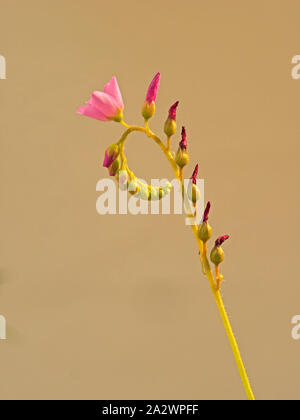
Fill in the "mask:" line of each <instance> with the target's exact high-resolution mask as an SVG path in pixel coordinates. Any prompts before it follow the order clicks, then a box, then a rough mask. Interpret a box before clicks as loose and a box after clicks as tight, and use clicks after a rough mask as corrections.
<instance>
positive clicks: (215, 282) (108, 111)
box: [78, 73, 255, 400]
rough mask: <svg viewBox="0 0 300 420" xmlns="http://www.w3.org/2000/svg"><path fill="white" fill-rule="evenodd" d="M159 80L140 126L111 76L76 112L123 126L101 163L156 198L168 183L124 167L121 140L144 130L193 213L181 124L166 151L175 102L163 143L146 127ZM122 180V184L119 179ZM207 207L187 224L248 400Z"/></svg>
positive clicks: (167, 188) (155, 81)
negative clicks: (152, 181) (150, 181)
mask: <svg viewBox="0 0 300 420" xmlns="http://www.w3.org/2000/svg"><path fill="white" fill-rule="evenodd" d="M159 82H160V73H157V74H156V75H155V77H154V79H153V80H152V82H151V83H150V86H149V88H148V91H147V95H146V99H145V102H144V105H143V108H142V115H143V117H144V120H145V123H144V124H145V125H144V127H142V126H137V125H128V124H126V123H125V122H124V120H123V108H124V104H123V100H122V96H121V93H120V90H119V87H118V84H117V81H116V79H115V78H112V79H111V81H110V82H109V83H108V84H107V85H105V88H104V93H102V92H94V93H93V94H92V96H91V99H90V101H89V102H88V103H87V106H85V107H81V108H80V109H79V111H78V112H79V113H81V114H83V115H86V116H89V117H92V118H95V119H99V120H102V121H112V120H113V121H116V122H120V123H121V124H122V125H123V126H124V127H125V128H126V130H125V131H124V133H123V134H122V136H121V138H120V139H119V141H118V142H117V143H116V144H113V145H111V146H110V147H109V148H108V149H107V150H106V152H105V158H104V162H103V165H104V166H105V167H107V168H108V169H109V173H110V174H111V175H114V176H116V180H117V181H118V182H119V183H120V177H119V173H120V172H121V171H125V173H126V174H127V176H126V177H125V183H126V185H128V184H127V181H126V180H127V178H128V179H129V181H131V182H134V183H135V185H136V190H135V189H134V191H133V192H132V193H133V194H138V193H140V194H142V195H141V196H142V197H143V198H145V199H152V197H153V193H154V194H156V197H157V199H161V198H162V197H163V196H164V195H165V194H168V193H169V192H170V190H171V187H170V186H169V185H166V186H165V187H162V188H159V190H157V191H152V190H151V187H150V186H147V185H145V184H144V185H143V184H142V183H141V182H139V180H137V178H136V177H135V175H134V174H133V172H132V171H131V170H130V169H129V168H128V166H127V159H126V156H125V142H126V140H127V138H128V136H129V135H130V134H131V133H132V132H136V131H137V132H141V133H144V134H145V135H146V136H147V137H149V138H151V139H152V140H153V141H154V142H155V143H156V144H157V145H158V146H159V147H160V149H161V151H162V152H163V154H164V155H165V157H166V159H167V160H168V162H169V164H170V165H171V167H172V169H173V172H174V175H175V177H176V178H177V180H178V181H179V182H180V184H181V190H182V195H183V198H184V203H185V207H186V210H187V212H188V214H189V216H190V217H193V216H194V215H195V209H196V202H197V200H198V199H199V191H198V190H197V187H196V178H197V174H198V165H196V167H195V169H194V172H193V175H192V177H191V179H190V193H189V191H188V194H185V188H184V180H183V168H184V166H185V165H187V164H188V162H189V155H188V153H187V141H186V130H185V128H184V127H183V128H182V139H181V142H180V143H179V148H178V151H177V154H175V153H174V154H172V152H171V151H170V147H171V137H172V136H173V135H174V134H175V133H176V109H177V105H178V102H175V103H174V104H173V105H172V106H171V108H170V109H169V115H168V118H167V120H166V122H165V126H164V132H165V134H166V135H167V144H166V145H165V144H164V143H163V142H162V140H161V139H160V138H159V137H158V136H157V135H156V134H155V133H154V132H153V131H152V130H151V129H150V127H149V119H150V118H151V117H152V116H153V115H154V112H155V101H156V96H157V91H158V87H159ZM122 184H124V182H123V181H122ZM120 185H121V183H120ZM187 195H188V196H189V198H190V200H191V201H192V203H193V208H191V206H190V202H189V200H188V199H187ZM210 207H211V205H210V202H208V203H207V206H206V208H205V211H204V215H203V219H202V223H201V224H200V225H199V226H198V225H197V224H196V223H194V224H191V229H192V231H193V234H194V236H195V239H196V242H197V246H198V249H199V259H200V262H201V266H202V271H203V273H204V274H205V276H206V277H207V280H208V282H209V285H210V288H211V291H212V294H213V297H214V299H215V302H216V305H217V308H218V310H219V313H220V317H221V320H222V322H223V326H224V329H225V331H226V334H227V337H228V340H229V343H230V346H231V349H232V352H233V355H234V358H235V362H236V364H237V367H238V371H239V374H240V377H241V380H242V384H243V386H244V389H245V392H246V395H247V397H248V399H249V400H254V399H255V398H254V394H253V392H252V389H251V385H250V382H249V379H248V376H247V373H246V369H245V367H244V364H243V360H242V357H241V354H240V351H239V348H238V345H237V342H236V339H235V336H234V334H233V331H232V328H231V325H230V321H229V318H228V315H227V312H226V310H225V306H224V303H223V299H222V296H221V292H220V287H221V281H222V279H223V276H222V274H220V264H221V263H222V262H223V260H224V251H223V249H222V247H221V245H222V244H223V243H224V242H225V240H227V239H228V238H229V236H228V235H223V236H220V237H219V238H217V240H216V241H215V246H214V247H213V249H212V251H211V253H210V259H211V261H212V263H213V264H214V265H215V277H214V274H213V271H212V269H211V266H210V263H209V260H208V257H207V242H208V241H209V239H210V238H211V236H212V228H211V227H210V225H209V224H208V214H209V211H210Z"/></svg>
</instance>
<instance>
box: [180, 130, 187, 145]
mask: <svg viewBox="0 0 300 420" xmlns="http://www.w3.org/2000/svg"><path fill="white" fill-rule="evenodd" d="M179 147H180V149H181V150H186V149H187V141H186V131H185V127H182V129H181V142H180V143H179Z"/></svg>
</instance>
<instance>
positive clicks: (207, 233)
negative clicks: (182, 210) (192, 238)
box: [198, 222, 212, 242]
mask: <svg viewBox="0 0 300 420" xmlns="http://www.w3.org/2000/svg"><path fill="white" fill-rule="evenodd" d="M198 237H199V239H201V241H202V242H207V241H208V240H209V239H210V238H211V237H212V228H211V226H210V225H209V224H208V223H207V222H202V223H201V224H200V225H199V228H198Z"/></svg>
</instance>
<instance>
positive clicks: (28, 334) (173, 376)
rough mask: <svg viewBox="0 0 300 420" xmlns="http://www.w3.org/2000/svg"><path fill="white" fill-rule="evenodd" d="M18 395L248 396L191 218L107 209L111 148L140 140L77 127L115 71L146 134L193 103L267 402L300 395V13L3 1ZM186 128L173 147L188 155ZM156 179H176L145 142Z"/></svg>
mask: <svg viewBox="0 0 300 420" xmlns="http://www.w3.org/2000/svg"><path fill="white" fill-rule="evenodd" d="M0 9H1V14H0V54H1V55H3V56H5V58H6V61H7V79H6V80H0V93H1V94H0V111H1V112H0V136H1V137H0V195H1V207H0V209H1V210H0V211H1V217H0V231H1V241H0V314H2V315H4V316H5V317H6V320H7V340H5V341H4V340H1V341H0V371H1V379H0V398H1V399H90V398H93V399H244V398H245V393H244V390H243V388H242V385H241V382H240V378H239V375H238V372H237V369H236V366H235V363H234V359H233V356H232V353H231V350H230V347H229V344H228V341H227V337H226V335H225V332H224V329H223V326H222V323H221V321H220V317H219V314H218V312H217V308H216V305H215V302H214V300H213V297H212V295H211V291H210V289H209V285H208V283H207V280H206V278H205V277H204V276H203V275H202V272H201V267H200V264H199V260H198V255H197V248H196V244H195V241H194V238H193V236H192V234H191V232H190V229H189V228H188V227H186V226H185V224H184V218H183V216H180V215H170V216H166V215H156V216H150V215H148V216H131V215H128V216H126V215H116V216H109V215H106V216H100V215H99V214H98V213H97V212H96V200H97V198H98V197H99V194H100V193H99V192H96V183H97V181H98V180H99V179H101V178H104V177H107V171H106V169H105V168H103V167H102V166H101V164H102V160H103V155H104V150H105V148H106V147H107V146H108V145H109V144H110V143H113V142H114V141H116V140H117V139H118V138H119V137H120V135H121V133H122V131H123V130H122V127H121V126H120V125H118V124H116V123H101V122H98V121H95V120H92V119H88V118H84V117H82V116H79V115H77V114H76V109H77V108H78V107H79V106H80V105H83V104H84V102H85V101H86V100H87V99H88V96H89V94H90V93H91V92H92V91H93V90H102V88H103V86H104V84H105V83H106V82H107V81H108V80H109V79H110V78H111V77H112V76H113V75H115V76H116V77H117V78H118V81H119V85H120V88H121V91H122V94H123V98H124V102H125V110H124V115H125V119H126V121H127V122H128V123H142V118H141V115H140V110H141V106H142V103H143V101H144V97H145V92H146V88H147V85H148V83H149V82H150V80H151V79H152V77H153V75H154V74H155V73H156V72H157V71H160V72H161V73H162V78H161V86H160V90H159V95H158V100H157V113H156V116H155V118H153V121H151V127H152V128H153V130H155V131H156V132H157V133H159V134H161V133H162V127H163V123H164V121H165V118H166V116H167V110H168V108H169V106H170V105H171V104H172V103H173V102H175V100H179V101H180V104H179V108H178V125H179V126H180V125H183V124H184V125H185V126H186V128H187V133H188V144H189V152H190V160H191V162H190V166H189V168H188V169H187V170H186V174H187V175H189V174H190V173H191V172H192V169H193V166H194V165H195V164H196V163H197V162H198V163H199V176H200V177H201V178H203V179H204V180H205V198H206V199H210V200H211V202H212V211H211V218H210V222H211V225H212V226H213V229H214V237H216V236H218V235H219V234H224V233H228V234H230V235H231V238H230V241H228V242H227V243H226V245H225V246H224V249H225V251H226V260H225V262H224V263H223V266H222V272H223V274H224V277H225V282H224V284H223V287H222V294H223V297H224V301H225V305H226V308H227V309H228V312H229V316H230V319H231V321H232V326H233V329H234V331H235V333H236V336H237V339H238V342H239V345H240V349H241V352H242V355H243V357H244V361H245V364H246V368H247V371H248V374H249V377H250V380H251V382H252V385H253V389H254V392H255V394H256V397H257V398H259V399H299V397H300V391H299V390H300V365H299V351H300V340H299V341H296V340H293V339H292V336H291V330H292V324H291V319H292V317H293V316H294V315H297V314H299V313H300V303H299V295H300V280H299V275H298V261H299V234H300V231H299V219H298V218H299V211H300V200H299V173H300V171H299V151H300V147H299V141H300V138H299V135H300V130H299V129H300V126H299V98H300V97H299V94H300V80H299V81H297V80H293V79H292V77H291V70H292V67H293V65H292V63H291V60H292V57H293V56H295V55H297V54H300V50H299V48H300V47H299V13H300V4H299V2H298V1H292V0H288V1H285V2H283V1H277V0H259V1H258V0H252V1H243V2H241V1H238V0H228V1H226V2H225V1H221V0H219V1H216V0H215V1H210V2H207V1H203V0H197V1H194V0H189V1H186V2H182V1H174V0H173V1H169V0H165V1H158V0H152V1H133V0H128V1H126V2H124V1H120V0H115V1H113V2H106V1H103V0H85V1H83V0H77V1H71V0H60V1H58V0H51V1H49V0H43V1H37V0H27V1H21V0H18V1H16V0H10V1H9V2H7V1H4V0H0ZM178 140H179V133H178V134H177V135H176V137H175V138H174V139H173V145H172V146H173V148H174V149H176V148H177V143H178ZM127 155H128V161H129V164H130V167H131V168H132V169H133V170H134V172H135V173H136V174H137V175H138V176H140V177H143V178H146V179H148V180H149V179H151V178H163V177H172V172H171V169H170V167H169V166H168V164H167V162H166V161H165V159H164V157H163V156H162V154H161V153H160V151H159V149H158V148H157V147H156V146H155V145H154V144H151V143H150V142H149V141H148V139H147V138H146V137H143V135H139V134H135V135H132V138H130V140H129V141H128V147H127Z"/></svg>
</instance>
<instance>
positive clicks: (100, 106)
mask: <svg viewBox="0 0 300 420" xmlns="http://www.w3.org/2000/svg"><path fill="white" fill-rule="evenodd" d="M123 109H124V103H123V99H122V95H121V92H120V89H119V86H118V82H117V79H116V78H115V77H112V78H111V79H110V81H109V82H108V83H107V84H106V85H105V86H104V92H98V91H95V92H93V93H92V95H91V98H90V100H89V101H88V102H87V105H85V106H81V107H80V108H79V109H78V111H77V112H78V114H82V115H85V116H87V117H91V118H94V119H96V120H100V121H111V120H114V121H121V120H122V111H123Z"/></svg>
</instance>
